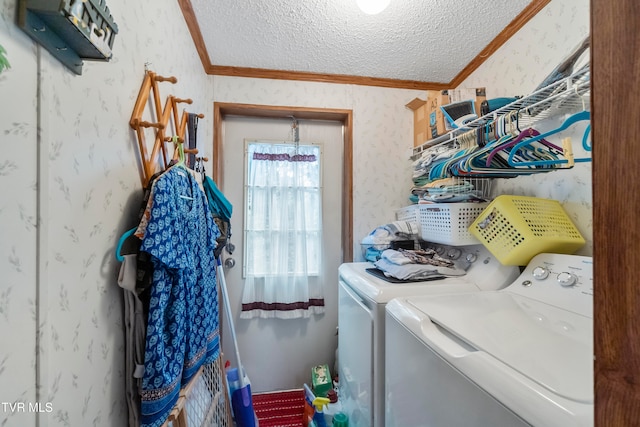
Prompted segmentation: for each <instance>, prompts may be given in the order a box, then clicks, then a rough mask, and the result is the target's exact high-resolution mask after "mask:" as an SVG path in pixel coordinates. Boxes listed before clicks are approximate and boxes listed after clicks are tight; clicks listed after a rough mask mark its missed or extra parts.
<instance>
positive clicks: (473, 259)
mask: <svg viewBox="0 0 640 427" xmlns="http://www.w3.org/2000/svg"><path fill="white" fill-rule="evenodd" d="M477 259H478V255H476V254H473V253H471V254H467V256H466V260H467V262H471V263H473V262H476V260H477Z"/></svg>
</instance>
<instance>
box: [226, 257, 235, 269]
mask: <svg viewBox="0 0 640 427" xmlns="http://www.w3.org/2000/svg"><path fill="white" fill-rule="evenodd" d="M235 265H236V260H235V259H233V258H227V259H225V260H224V266H225V267H227V268H233V267H234V266H235Z"/></svg>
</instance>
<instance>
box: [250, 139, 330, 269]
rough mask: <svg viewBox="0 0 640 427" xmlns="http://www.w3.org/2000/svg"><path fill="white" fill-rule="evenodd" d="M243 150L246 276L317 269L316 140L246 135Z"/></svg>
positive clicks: (319, 228) (318, 158)
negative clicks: (295, 141) (256, 138)
mask: <svg viewBox="0 0 640 427" xmlns="http://www.w3.org/2000/svg"><path fill="white" fill-rule="evenodd" d="M245 156H246V157H245V158H246V163H245V166H246V174H245V228H244V233H245V234H244V248H245V250H244V263H243V266H244V269H243V272H244V275H245V277H273V276H281V277H285V276H286V277H302V276H317V275H319V274H320V267H321V261H322V260H321V243H322V200H321V199H322V197H321V168H320V162H321V156H322V150H321V148H320V146H319V145H312V144H296V145H294V144H284V143H279V142H278V143H272V142H259V141H247V142H246V150H245Z"/></svg>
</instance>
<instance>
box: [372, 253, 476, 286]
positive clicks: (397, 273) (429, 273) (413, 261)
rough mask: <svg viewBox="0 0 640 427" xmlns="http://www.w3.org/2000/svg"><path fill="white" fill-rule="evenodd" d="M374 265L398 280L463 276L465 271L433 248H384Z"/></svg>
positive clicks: (386, 274)
mask: <svg viewBox="0 0 640 427" xmlns="http://www.w3.org/2000/svg"><path fill="white" fill-rule="evenodd" d="M374 265H375V267H376V268H377V269H378V270H380V271H382V272H383V273H384V274H385V276H388V277H393V278H396V279H398V280H407V281H409V280H411V281H414V280H433V279H438V278H445V277H458V276H464V275H465V274H466V271H465V270H463V269H460V268H458V267H457V266H456V265H455V264H454V262H453V261H451V260H448V259H445V258H442V257H441V256H439V255H438V254H437V253H436V251H434V250H433V249H416V250H409V249H398V250H395V249H386V250H385V251H383V252H382V255H381V257H380V259H379V260H378V261H376V262H375V263H374Z"/></svg>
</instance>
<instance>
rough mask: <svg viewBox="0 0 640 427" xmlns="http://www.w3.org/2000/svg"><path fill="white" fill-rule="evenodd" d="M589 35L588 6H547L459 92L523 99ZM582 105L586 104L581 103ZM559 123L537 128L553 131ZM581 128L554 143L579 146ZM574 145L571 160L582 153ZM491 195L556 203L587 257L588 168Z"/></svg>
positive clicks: (504, 186)
mask: <svg viewBox="0 0 640 427" xmlns="http://www.w3.org/2000/svg"><path fill="white" fill-rule="evenodd" d="M588 35H589V0H552V1H551V2H550V3H549V4H548V5H547V6H546V7H545V8H544V9H543V10H542V11H540V13H538V15H536V16H535V17H534V18H533V19H532V20H531V21H529V22H528V23H527V24H526V25H525V26H524V27H523V28H522V29H521V30H520V31H519V32H518V33H517V34H516V35H515V36H514V37H512V38H511V39H510V40H509V41H507V43H505V44H504V45H503V46H502V47H501V48H500V49H499V50H498V51H497V52H496V53H494V54H493V55H492V56H491V57H490V58H489V59H488V60H487V61H486V62H485V63H484V64H483V65H482V66H481V67H479V68H478V69H477V70H476V71H475V72H474V73H473V74H471V75H470V76H469V78H467V80H465V81H464V82H463V83H462V85H461V87H479V86H485V87H486V88H487V98H493V97H499V96H514V95H527V94H528V93H530V92H531V91H533V90H534V89H535V88H536V87H537V86H538V85H539V84H540V83H541V82H542V81H543V80H544V78H545V77H546V76H547V75H548V74H549V73H551V71H552V70H553V69H554V68H555V67H556V65H558V64H559V63H561V62H562V60H563V59H564V58H565V57H566V56H567V55H568V54H569V53H570V52H572V51H573V50H574V48H576V47H577V46H578V45H579V44H580V43H581V42H582V40H583V39H584V38H585V37H587V36H588ZM587 105H588V99H587ZM564 118H565V117H556V118H554V119H553V120H550V121H548V122H546V123H540V124H539V126H540V129H541V130H547V129H552V128H553V127H554V126H558V125H559V124H560V123H562V121H563V120H564ZM583 129H584V126H577V127H575V128H571V129H568V130H567V131H565V132H563V133H561V134H558V136H557V137H556V138H557V139H556V141H560V140H561V139H562V138H564V137H571V138H572V140H573V141H580V140H581V138H582V131H583ZM579 146H580V143H579V142H576V143H574V147H575V148H574V150H575V157H576V158H579V157H584V156H586V154H587V153H585V152H584V151H581V150H580V147H579ZM493 192H494V194H495V195H498V194H518V195H526V196H536V197H545V198H550V199H556V200H559V201H560V203H562V205H563V207H564V209H565V210H566V211H567V214H568V215H569V216H570V217H571V219H572V220H573V222H574V223H575V225H576V227H577V228H578V230H580V232H581V234H582V235H583V236H584V238H585V240H586V241H587V244H586V245H585V246H584V247H583V248H582V249H581V250H580V251H578V253H579V254H581V255H592V254H593V230H592V196H591V163H577V164H576V166H575V167H574V168H573V169H571V170H566V171H555V172H552V173H548V174H540V175H536V176H533V177H520V178H516V179H509V180H496V181H495V185H494V191H493Z"/></svg>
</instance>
